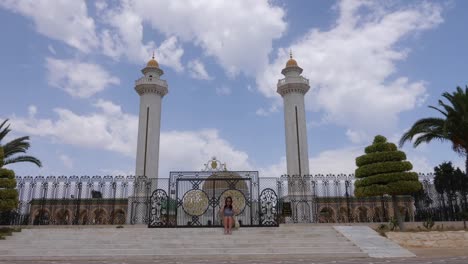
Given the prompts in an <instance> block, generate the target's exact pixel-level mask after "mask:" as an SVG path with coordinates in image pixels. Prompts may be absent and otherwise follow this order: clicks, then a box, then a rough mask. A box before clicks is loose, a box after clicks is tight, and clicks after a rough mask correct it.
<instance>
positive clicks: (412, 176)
mask: <svg viewBox="0 0 468 264" xmlns="http://www.w3.org/2000/svg"><path fill="white" fill-rule="evenodd" d="M417 180H418V174H417V173H416V172H409V171H406V172H393V173H382V174H377V175H372V176H369V177H366V178H362V179H358V180H356V182H355V183H354V185H355V186H356V187H364V186H369V185H373V184H386V183H390V182H396V181H417Z"/></svg>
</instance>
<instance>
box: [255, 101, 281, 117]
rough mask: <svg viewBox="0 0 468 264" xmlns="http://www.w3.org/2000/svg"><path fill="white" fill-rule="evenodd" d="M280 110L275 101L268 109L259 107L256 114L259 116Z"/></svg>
mask: <svg viewBox="0 0 468 264" xmlns="http://www.w3.org/2000/svg"><path fill="white" fill-rule="evenodd" d="M278 111H279V110H278V104H276V103H274V104H272V105H271V106H270V108H268V109H265V108H263V107H260V108H259V109H257V111H256V112H255V114H256V115H258V116H269V115H270V114H271V113H276V112H278Z"/></svg>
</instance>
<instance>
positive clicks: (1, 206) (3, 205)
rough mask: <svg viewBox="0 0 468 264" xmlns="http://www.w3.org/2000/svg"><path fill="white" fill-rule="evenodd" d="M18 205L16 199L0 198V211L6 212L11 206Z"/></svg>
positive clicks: (15, 206)
mask: <svg viewBox="0 0 468 264" xmlns="http://www.w3.org/2000/svg"><path fill="white" fill-rule="evenodd" d="M17 207H18V200H13V199H8V200H3V199H0V212H7V211H11V209H12V208H17Z"/></svg>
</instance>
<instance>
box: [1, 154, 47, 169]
mask: <svg viewBox="0 0 468 264" xmlns="http://www.w3.org/2000/svg"><path fill="white" fill-rule="evenodd" d="M4 162H5V165H7V164H12V163H17V162H31V163H34V164H36V165H37V166H38V167H42V162H41V161H40V160H38V159H37V158H35V157H33V156H16V157H12V158H8V159H5V161H4Z"/></svg>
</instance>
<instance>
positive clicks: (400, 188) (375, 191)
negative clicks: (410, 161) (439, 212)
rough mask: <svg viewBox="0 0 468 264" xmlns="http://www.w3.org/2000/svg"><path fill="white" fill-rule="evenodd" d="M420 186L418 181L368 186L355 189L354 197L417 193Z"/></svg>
mask: <svg viewBox="0 0 468 264" xmlns="http://www.w3.org/2000/svg"><path fill="white" fill-rule="evenodd" d="M421 188H422V185H421V183H420V182H419V181H398V182H391V183H388V184H386V185H381V184H372V185H369V186H363V187H356V188H355V189H354V195H355V196H356V197H367V196H380V195H382V194H389V195H402V194H411V193H414V192H417V191H419V190H420V189H421Z"/></svg>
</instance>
